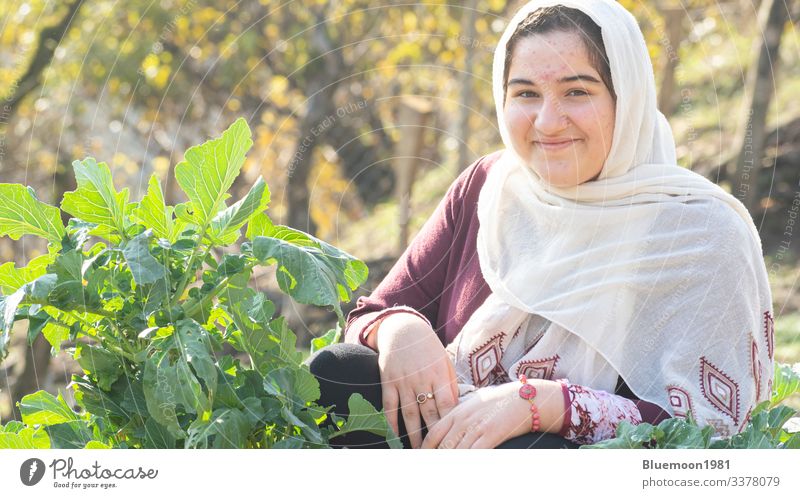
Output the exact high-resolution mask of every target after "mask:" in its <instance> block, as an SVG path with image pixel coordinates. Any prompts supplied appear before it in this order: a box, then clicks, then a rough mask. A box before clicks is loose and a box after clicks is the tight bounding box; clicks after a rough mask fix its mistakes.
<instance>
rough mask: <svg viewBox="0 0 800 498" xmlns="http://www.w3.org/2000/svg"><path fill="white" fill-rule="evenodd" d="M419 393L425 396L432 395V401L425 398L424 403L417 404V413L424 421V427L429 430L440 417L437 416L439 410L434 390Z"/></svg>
mask: <svg viewBox="0 0 800 498" xmlns="http://www.w3.org/2000/svg"><path fill="white" fill-rule="evenodd" d="M419 393H422V394H427V393H434V397H433V399H430V398H427V397H426V398H425V401H424V402H422V403H419V402H418V404H419V412H420V414H421V415H422V419H423V420H424V421H425V427H427V428H428V430H430V428H431V427H433V426H434V424H436V422H438V421H439V419H440V418H441V416H440V415H439V408H438V405H439V403H438V400H437V399H436V396H437V394H436V390H435V389H433V388H431V389H430V390H427V391H420V392H419Z"/></svg>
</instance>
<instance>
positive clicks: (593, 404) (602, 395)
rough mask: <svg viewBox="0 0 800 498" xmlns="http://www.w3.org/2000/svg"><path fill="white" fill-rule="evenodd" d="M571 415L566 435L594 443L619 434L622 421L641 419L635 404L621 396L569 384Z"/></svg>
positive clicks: (632, 421)
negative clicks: (618, 429)
mask: <svg viewBox="0 0 800 498" xmlns="http://www.w3.org/2000/svg"><path fill="white" fill-rule="evenodd" d="M568 390H569V398H570V405H571V409H572V417H571V419H570V421H569V428H568V429H567V432H566V434H565V435H564V437H565V438H566V439H569V440H570V441H573V442H575V443H578V444H592V443H596V442H598V441H602V440H604V439H611V438H613V437H614V436H615V435H616V432H617V425H619V423H620V422H621V421H623V420H625V421H627V422H630V423H631V424H633V425H639V424H640V423H641V422H642V415H641V413H639V409H638V408H637V407H636V404H635V403H634V402H633V401H631V400H629V399H627V398H623V397H622V396H618V395H616V394H611V393H608V392H606V391H599V390H594V389H591V388H589V387H585V386H579V385H575V384H568Z"/></svg>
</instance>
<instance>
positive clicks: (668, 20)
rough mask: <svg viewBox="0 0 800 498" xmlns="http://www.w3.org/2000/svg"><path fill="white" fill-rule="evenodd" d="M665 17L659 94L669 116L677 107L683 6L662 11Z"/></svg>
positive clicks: (664, 110) (663, 109)
mask: <svg viewBox="0 0 800 498" xmlns="http://www.w3.org/2000/svg"><path fill="white" fill-rule="evenodd" d="M662 15H663V17H664V29H665V31H666V33H665V34H664V35H663V37H662V39H661V46H662V48H663V50H664V59H665V61H664V66H663V69H662V70H661V74H662V75H663V76H662V79H661V89H660V91H659V94H658V109H659V110H660V111H661V112H662V113H664V115H665V116H667V117H669V116H670V115H671V114H672V111H673V110H674V109H675V70H676V69H677V67H678V62H679V61H680V59H679V57H678V48H679V47H680V44H681V40H682V39H683V36H684V29H683V16H684V15H685V13H684V10H683V9H682V8H675V7H670V8H665V9H664V10H663V12H662Z"/></svg>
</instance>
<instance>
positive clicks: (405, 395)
mask: <svg viewBox="0 0 800 498" xmlns="http://www.w3.org/2000/svg"><path fill="white" fill-rule="evenodd" d="M400 412H401V413H402V414H403V422H404V423H405V425H406V431H407V433H408V439H409V440H410V441H411V447H412V448H419V447H420V446H421V445H422V422H421V421H420V418H419V406H418V403H417V399H416V395H415V394H413V393H412V392H411V391H408V390H404V391H400Z"/></svg>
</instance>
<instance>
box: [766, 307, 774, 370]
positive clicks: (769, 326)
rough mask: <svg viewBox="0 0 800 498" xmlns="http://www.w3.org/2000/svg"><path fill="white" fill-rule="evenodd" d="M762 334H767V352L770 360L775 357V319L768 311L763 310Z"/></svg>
mask: <svg viewBox="0 0 800 498" xmlns="http://www.w3.org/2000/svg"><path fill="white" fill-rule="evenodd" d="M764 335H766V336H767V352H768V353H769V359H770V360H772V359H774V358H775V357H774V354H775V320H773V319H772V314H771V313H770V312H769V311H765V312H764Z"/></svg>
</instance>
